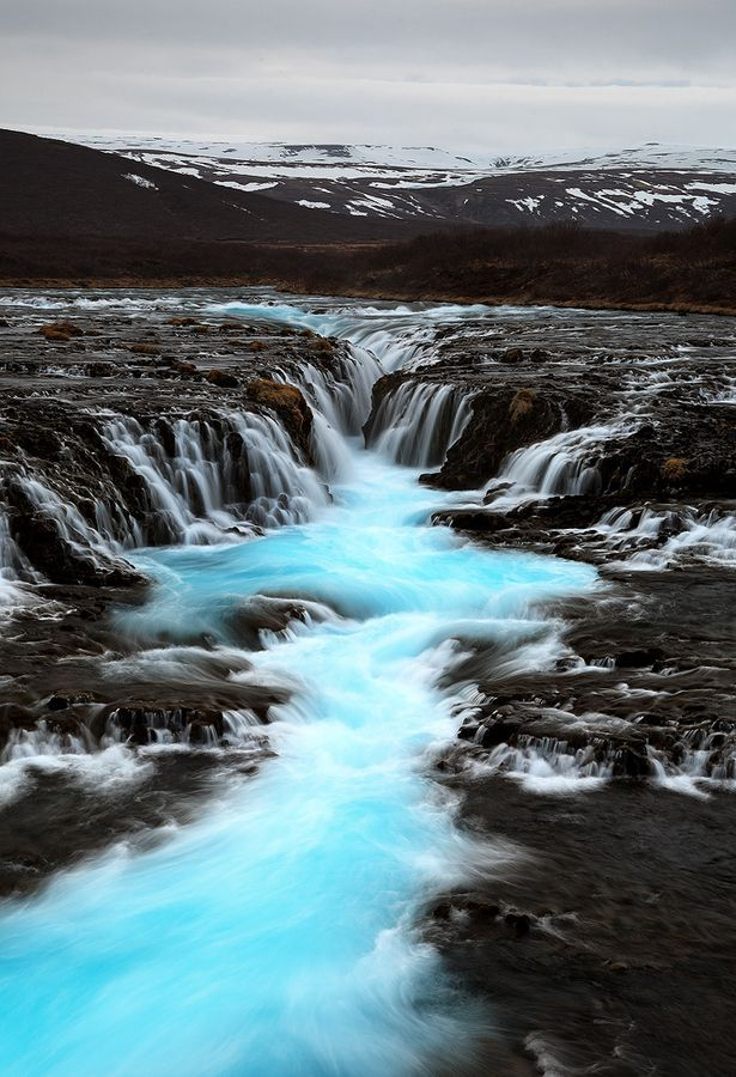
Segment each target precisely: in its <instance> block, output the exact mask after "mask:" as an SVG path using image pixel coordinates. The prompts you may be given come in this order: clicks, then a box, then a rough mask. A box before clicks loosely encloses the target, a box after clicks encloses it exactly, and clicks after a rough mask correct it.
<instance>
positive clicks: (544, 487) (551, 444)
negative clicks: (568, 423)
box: [491, 425, 623, 506]
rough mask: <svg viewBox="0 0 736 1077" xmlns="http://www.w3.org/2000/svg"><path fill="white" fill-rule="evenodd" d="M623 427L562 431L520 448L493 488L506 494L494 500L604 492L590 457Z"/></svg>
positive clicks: (503, 469)
mask: <svg viewBox="0 0 736 1077" xmlns="http://www.w3.org/2000/svg"><path fill="white" fill-rule="evenodd" d="M621 433H623V430H622V429H621V427H620V426H603V425H600V426H584V427H581V428H579V429H577V430H563V431H562V432H561V433H559V434H555V435H554V436H553V437H551V438H547V440H546V441H540V442H537V443H535V444H534V445H529V446H527V447H525V448H523V449H517V450H516V452H513V453H511V455H510V456H508V457H507V459H506V461H505V463H504V465H503V467H502V468H501V471H500V473H499V475H498V477H497V479H496V480H495V482H494V483H493V485H492V487H491V489H492V490H493V489H495V488H497V487H498V486H500V485H503V487H504V490H505V492H504V493H503V494H502V496H501V497H499V498H497V499H496V500H494V505H499V506H502V505H503V503H504V502H506V501H508V502H511V503H516V502H518V501H523V500H527V499H530V498H539V497H555V496H560V495H571V496H578V497H580V496H584V495H596V494H599V493H601V491H602V480H601V476H600V473H599V471H598V469H597V468H596V466H595V465H594V464H591V463H590V457H591V454H592V452H593V451H594V450H595V448H596V446H597V445H598V444H599V443H600V442H601V441H605V440H608V439H610V438H612V437H615V436H617V435H620V434H621Z"/></svg>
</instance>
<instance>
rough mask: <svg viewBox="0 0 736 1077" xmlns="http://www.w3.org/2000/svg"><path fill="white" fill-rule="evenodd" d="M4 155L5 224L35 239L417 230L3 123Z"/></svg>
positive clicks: (368, 234)
mask: <svg viewBox="0 0 736 1077" xmlns="http://www.w3.org/2000/svg"><path fill="white" fill-rule="evenodd" d="M0 161H2V168H0V233H3V234H5V235H14V236H23V237H27V238H28V239H29V240H33V239H38V238H39V237H48V236H75V237H77V236H95V237H102V238H105V239H111V238H112V237H127V238H129V239H130V238H134V237H140V238H143V237H145V238H146V239H147V240H149V241H151V240H153V241H155V242H157V241H159V240H160V239H164V240H178V239H181V238H188V239H207V240H216V241H223V240H240V241H250V242H254V241H259V242H285V241H288V242H292V243H320V242H321V243H324V242H347V241H352V242H356V241H364V242H365V241H367V242H370V241H376V240H386V239H390V238H398V237H399V236H406V235H409V234H416V231H417V229H416V227H414V228H413V229H412V230H410V231H409V232H407V231H406V226H402V224H401V223H400V222H398V223H397V222H395V221H393V222H383V221H365V220H362V219H360V218H346V217H344V216H338V215H336V214H332V213H326V212H324V211H320V210H311V209H303V208H302V207H301V206H293V205H288V204H286V203H283V202H276V201H274V200H273V199H269V198H264V197H263V196H262V195H259V194H254V193H251V192H249V191H239V190H235V189H232V188H227V187H218V186H216V185H215V184H213V183H209V182H207V181H206V180H200V179H195V178H192V177H189V176H182V175H178V174H176V173H173V172H168V171H165V170H164V169H160V168H152V167H150V166H149V165H145V164H141V163H139V162H137V161H132V160H129V159H128V158H125V157H119V156H117V155H116V154H110V153H102V152H101V151H99V150H92V149H87V148H86V147H84V146H75V145H72V144H71V143H68V142H60V141H56V140H55V139H48V138H39V137H37V136H35V135H28V134H24V133H22V132H20V131H0ZM131 177H135V178H131ZM409 227H410V229H411V226H409Z"/></svg>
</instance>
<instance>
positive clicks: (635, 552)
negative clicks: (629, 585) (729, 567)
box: [596, 505, 736, 570]
mask: <svg viewBox="0 0 736 1077" xmlns="http://www.w3.org/2000/svg"><path fill="white" fill-rule="evenodd" d="M596 530H597V531H599V532H600V533H601V534H602V535H603V537H604V540H605V543H606V545H607V546H608V547H609V548H610V549H612V550H614V551H616V552H617V553H620V554H621V555H622V556H625V557H626V564H627V565H628V566H629V567H630V568H642V569H655V570H656V569H665V568H668V567H669V566H670V565H672V564H673V563H674V562H676V561H678V560H682V559H688V558H689V559H693V560H699V561H708V562H711V563H713V564H720V565H726V564H736V515H734V514H733V513H724V512H722V511H721V510H719V509H715V508H714V509H709V510H708V511H705V512H700V511H698V510H697V509H695V508H691V507H689V506H680V505H678V506H677V507H676V508H675V509H671V508H667V507H661V508H657V507H653V506H651V505H646V506H645V507H644V508H643V509H642V511H641V512H640V513H634V512H632V511H631V510H630V509H625V508H614V509H611V510H609V511H608V512H607V513H605V514H604V515H603V516H602V517H601V519H600V521H599V523H598V524H597V525H596Z"/></svg>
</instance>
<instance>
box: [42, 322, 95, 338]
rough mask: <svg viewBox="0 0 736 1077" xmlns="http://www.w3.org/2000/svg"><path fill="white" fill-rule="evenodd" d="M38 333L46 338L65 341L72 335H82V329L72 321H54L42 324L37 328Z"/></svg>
mask: <svg viewBox="0 0 736 1077" xmlns="http://www.w3.org/2000/svg"><path fill="white" fill-rule="evenodd" d="M39 333H40V334H41V336H42V337H45V338H46V340H55V341H60V342H61V343H66V342H67V341H69V340H71V339H72V337H83V336H84V329H80V327H79V326H78V325H75V324H74V323H73V322H54V323H53V324H51V325H42V326H41V328H40V329H39Z"/></svg>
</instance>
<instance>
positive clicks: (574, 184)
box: [57, 134, 736, 228]
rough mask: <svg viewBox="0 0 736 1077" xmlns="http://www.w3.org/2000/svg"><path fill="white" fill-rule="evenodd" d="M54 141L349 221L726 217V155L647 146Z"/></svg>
mask: <svg viewBox="0 0 736 1077" xmlns="http://www.w3.org/2000/svg"><path fill="white" fill-rule="evenodd" d="M57 137H58V136H57ZM62 137H64V138H65V139H66V140H68V141H73V142H79V143H82V144H84V145H87V146H92V147H94V148H95V149H101V150H106V151H109V152H114V153H119V154H123V155H125V156H127V157H130V158H131V159H133V160H136V161H139V162H142V163H144V164H148V165H152V166H154V167H158V168H165V169H168V170H171V171H174V172H178V173H180V174H183V175H190V176H195V177H197V178H199V179H203V180H209V181H210V182H213V183H217V184H219V185H221V186H226V187H232V188H235V189H238V190H242V191H259V192H261V193H263V194H264V195H267V196H268V197H270V198H274V199H277V200H279V201H286V202H291V203H294V204H297V205H300V206H302V207H304V208H307V209H319V210H329V211H331V212H333V213H338V214H342V215H349V216H352V217H374V218H375V217H379V218H381V217H382V218H393V219H396V220H416V219H426V220H427V222H428V225H429V222H430V221H436V222H439V221H451V222H454V223H458V224H468V225H484V226H496V225H509V224H519V223H527V224H528V223H537V224H541V223H551V222H561V221H578V222H580V223H582V224H585V225H588V226H593V227H600V228H610V227H614V228H622V227H626V228H673V227H674V228H677V227H685V226H688V225H690V224H692V223H694V222H697V221H703V220H705V219H707V218H708V217H710V216H712V215H715V214H723V215H725V216H736V148H734V149H728V148H715V149H702V148H697V147H687V146H679V147H677V146H674V147H673V146H664V145H660V144H659V143H647V144H646V145H643V146H638V147H634V148H631V149H623V150H617V151H615V152H610V153H605V154H600V153H585V152H581V151H580V150H579V149H578V150H571V151H564V152H560V153H551V154H544V155H540V156H518V157H504V156H496V157H493V156H491V155H488V156H487V157H479V156H474V157H470V156H463V155H460V154H452V153H449V152H446V151H445V150H441V149H436V148H434V147H395V146H365V145H355V146H346V145H318V144H314V145H288V144H285V143H278V142H268V143H255V142H248V143H228V142H217V141H208V142H201V141H192V140H186V139H184V140H182V139H167V138H157V137H151V136H133V135H115V136H106V135H78V134H75V135H67V136H62Z"/></svg>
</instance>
